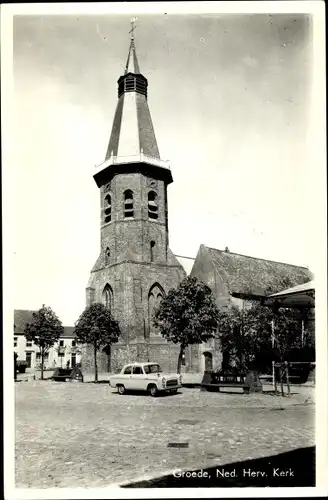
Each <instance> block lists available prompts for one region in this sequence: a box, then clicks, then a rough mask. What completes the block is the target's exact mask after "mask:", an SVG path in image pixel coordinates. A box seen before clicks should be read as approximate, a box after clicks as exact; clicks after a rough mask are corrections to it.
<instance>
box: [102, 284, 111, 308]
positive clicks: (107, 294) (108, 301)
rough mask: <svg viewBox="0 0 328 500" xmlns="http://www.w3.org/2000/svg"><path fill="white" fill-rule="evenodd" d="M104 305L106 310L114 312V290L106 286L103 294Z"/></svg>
mask: <svg viewBox="0 0 328 500" xmlns="http://www.w3.org/2000/svg"><path fill="white" fill-rule="evenodd" d="M102 303H103V304H104V306H105V307H106V309H109V310H110V311H111V310H112V307H113V290H112V289H111V287H110V286H109V285H106V286H105V288H104V291H103V293H102Z"/></svg>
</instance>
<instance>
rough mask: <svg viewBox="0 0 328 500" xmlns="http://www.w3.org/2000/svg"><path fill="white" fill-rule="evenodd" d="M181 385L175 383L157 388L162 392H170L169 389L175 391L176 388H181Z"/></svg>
mask: <svg viewBox="0 0 328 500" xmlns="http://www.w3.org/2000/svg"><path fill="white" fill-rule="evenodd" d="M181 387H182V385H181V384H177V385H170V386H169V387H163V388H162V389H159V390H160V391H164V392H170V391H172V390H173V391H175V390H177V389H181Z"/></svg>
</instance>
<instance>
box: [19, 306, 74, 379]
mask: <svg viewBox="0 0 328 500" xmlns="http://www.w3.org/2000/svg"><path fill="white" fill-rule="evenodd" d="M33 312H36V311H31V310H26V309H15V311H14V352H16V353H17V355H18V358H17V360H18V361H23V360H24V361H27V368H31V369H35V368H37V367H38V365H40V363H41V353H40V350H39V347H38V346H37V345H35V344H34V342H32V341H28V340H26V338H25V336H24V329H25V326H26V323H30V322H31V321H32V314H33ZM68 362H69V366H71V367H73V366H75V365H76V364H77V363H80V362H81V352H80V348H79V347H78V346H77V344H76V340H75V335H74V327H73V326H64V334H63V335H62V336H61V337H60V338H59V340H58V342H56V343H55V344H54V346H53V347H51V348H50V349H49V352H47V353H46V354H45V358H44V365H45V367H46V368H55V367H58V366H59V367H66V366H67V363H68Z"/></svg>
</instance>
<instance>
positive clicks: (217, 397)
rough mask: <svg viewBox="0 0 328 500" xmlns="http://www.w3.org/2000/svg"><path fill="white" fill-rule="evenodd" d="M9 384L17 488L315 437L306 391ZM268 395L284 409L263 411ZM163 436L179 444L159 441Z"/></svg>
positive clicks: (122, 475)
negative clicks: (120, 391)
mask: <svg viewBox="0 0 328 500" xmlns="http://www.w3.org/2000/svg"><path fill="white" fill-rule="evenodd" d="M15 390H16V464H15V465H16V486H17V487H20V488H26V487H33V488H48V487H76V486H77V485H78V486H79V487H101V486H108V485H109V484H112V483H118V482H122V481H126V480H131V481H132V480H136V478H138V477H139V476H141V475H143V474H146V473H151V474H153V473H154V474H160V473H165V472H169V471H171V470H173V469H176V468H182V469H186V470H191V469H194V468H201V467H206V466H213V464H214V465H215V464H217V465H223V464H226V463H228V462H233V461H237V460H244V459H247V458H259V457H261V456H267V455H269V454H270V455H271V454H275V453H280V452H284V451H288V450H291V449H294V448H299V447H304V446H310V445H312V444H314V442H315V436H314V405H311V404H310V405H308V404H304V401H305V400H306V398H307V397H308V393H306V391H303V392H302V391H301V390H300V391H299V393H298V394H296V395H293V396H292V397H291V398H281V401H279V402H277V401H276V400H275V399H274V398H273V397H272V396H266V395H265V394H263V395H262V394H261V395H254V398H253V395H252V396H250V398H252V399H248V398H247V397H244V395H239V394H235V395H230V394H229V395H227V394H225V395H221V394H216V393H206V392H201V391H200V390H199V389H183V390H182V391H181V393H180V394H179V395H177V396H163V397H159V398H156V399H154V398H150V397H149V396H145V395H138V396H134V395H131V396H130V395H124V396H119V395H117V394H116V392H114V390H112V389H111V388H110V387H109V386H108V385H107V384H99V385H97V384H78V385H76V384H74V385H73V384H56V383H54V382H50V381H49V382H48V381H47V382H39V381H31V382H29V383H28V384H16V385H15ZM254 403H256V404H254ZM278 403H279V404H281V405H284V408H285V411H272V408H274V407H275V405H277V404H278ZM95 405H96V407H95ZM197 420H198V421H199V423H197V424H194V425H191V424H189V425H186V424H185V423H181V422H185V421H193V422H194V421H197ZM179 422H180V423H179ZM169 442H186V443H189V447H188V448H168V447H167V444H168V443H169ZM212 457H214V458H212ZM65 462H66V463H65Z"/></svg>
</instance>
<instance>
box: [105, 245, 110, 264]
mask: <svg viewBox="0 0 328 500" xmlns="http://www.w3.org/2000/svg"><path fill="white" fill-rule="evenodd" d="M109 263H110V250H109V248H108V247H107V248H106V250H105V266H108V264H109Z"/></svg>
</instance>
